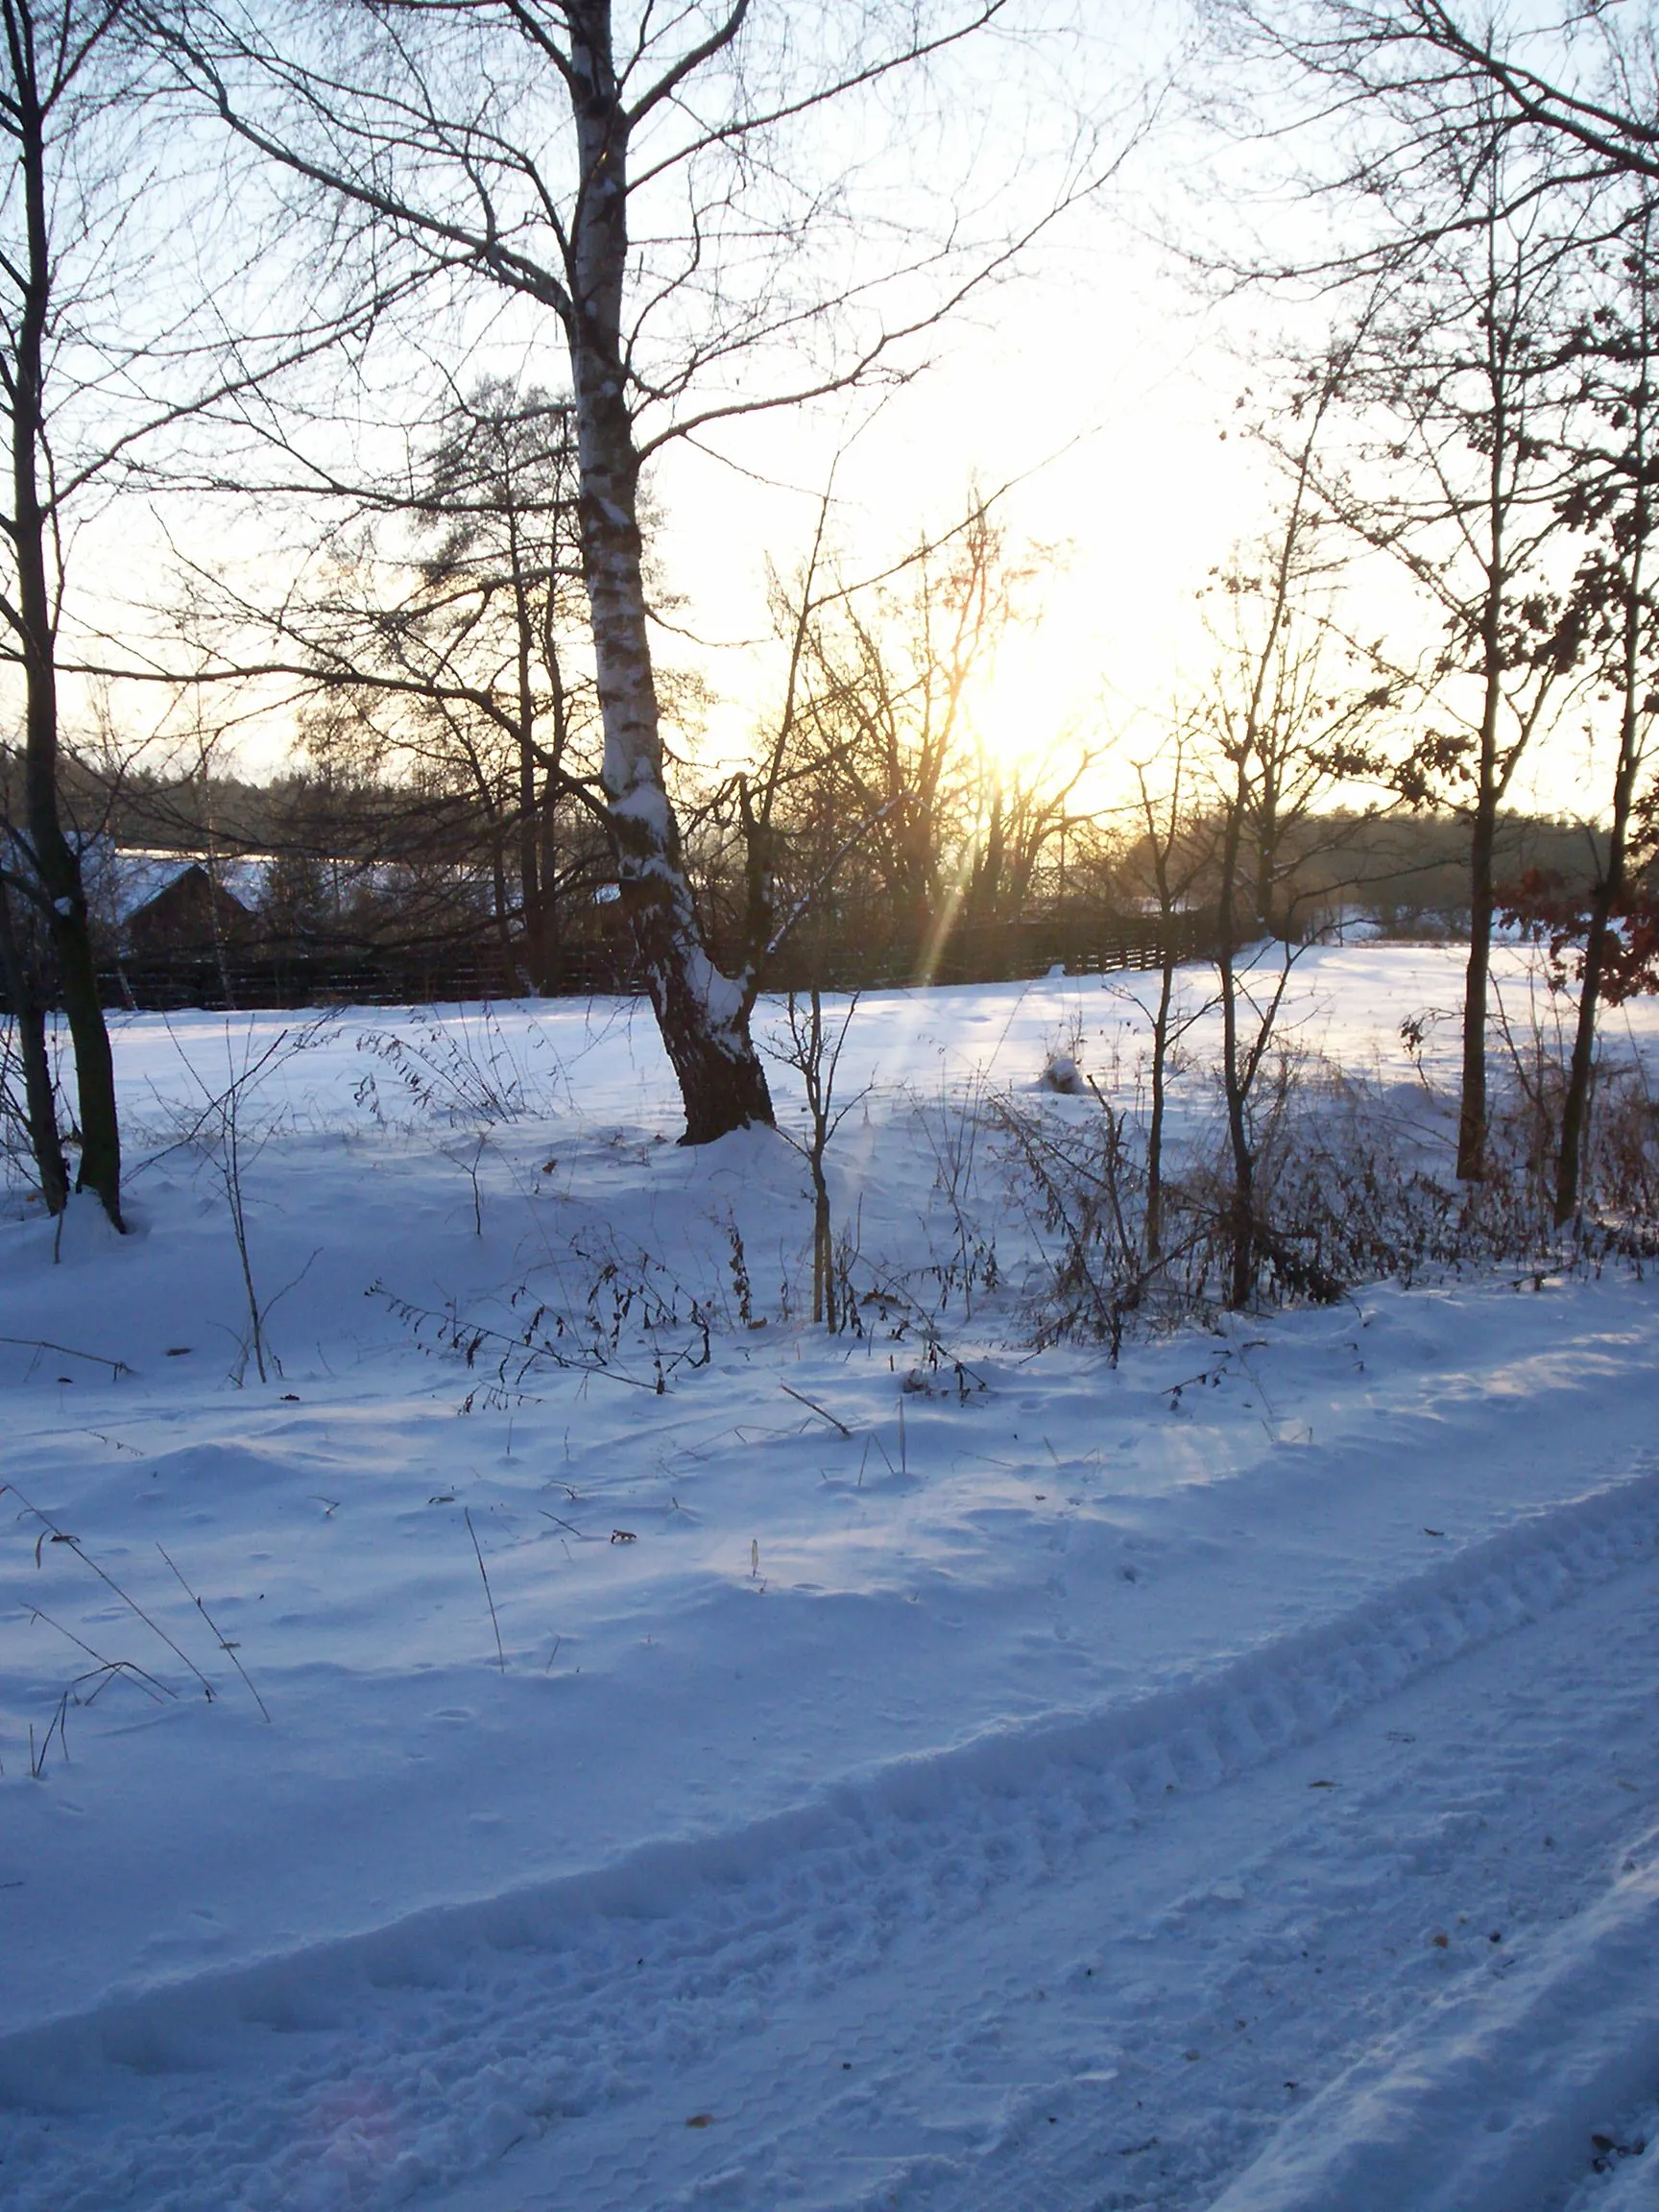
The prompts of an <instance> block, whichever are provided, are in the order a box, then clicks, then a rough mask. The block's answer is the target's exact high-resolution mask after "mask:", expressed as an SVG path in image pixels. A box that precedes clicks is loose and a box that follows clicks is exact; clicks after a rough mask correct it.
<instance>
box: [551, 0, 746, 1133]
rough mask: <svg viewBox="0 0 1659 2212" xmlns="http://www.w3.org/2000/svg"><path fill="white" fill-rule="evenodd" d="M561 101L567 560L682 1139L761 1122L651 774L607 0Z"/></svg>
mask: <svg viewBox="0 0 1659 2212" xmlns="http://www.w3.org/2000/svg"><path fill="white" fill-rule="evenodd" d="M567 18H568V21H569V25H570V40H571V60H572V71H573V77H574V80H575V83H574V85H573V89H572V107H573V110H574V114H575V121H576V132H577V141H578V146H579V149H580V156H581V177H582V187H581V191H580V194H579V197H578V201H577V207H576V213H575V217H574V220H573V225H572V235H571V241H570V269H571V279H572V281H571V287H570V290H571V301H572V307H571V318H570V325H569V332H568V335H569V346H570V369H571V382H572V386H573V390H574V395H575V412H576V434H577V453H578V457H579V462H580V469H581V480H582V495H581V535H582V571H583V577H584V580H585V582H586V584H587V587H588V599H589V608H590V610H591V614H592V625H593V656H594V668H595V674H596V677H597V680H598V690H599V708H600V713H601V715H602V717H603V721H604V728H605V768H604V781H605V795H606V799H607V802H608V805H609V814H610V827H611V834H612V837H613V840H614V845H615V852H616V864H617V880H618V883H619V885H620V887H621V892H622V900H623V905H624V910H625V911H626V913H627V915H628V920H629V923H630V925H631V926H632V928H633V932H634V942H635V946H636V949H637V953H638V957H639V964H640V968H641V970H642V972H643V974H644V978H645V985H646V988H647V990H648V991H649V992H650V994H651V1003H652V1006H653V1007H654V1009H655V1011H656V1015H657V1022H658V1026H659V1028H660V1029H661V1033H662V1042H663V1044H664V1046H666V1048H667V1052H668V1057H669V1059H670V1061H671V1062H672V1063H673V1067H674V1072H675V1075H676V1076H677V1077H678V1079H679V1083H680V1094H681V1096H682V1098H683V1100H684V1102H685V1139H684V1142H686V1143H690V1144H704V1143H708V1142H711V1141H712V1140H713V1139H715V1138H717V1137H723V1136H725V1135H726V1134H727V1132H728V1131H729V1130H733V1129H738V1128H742V1127H743V1126H745V1124H747V1123H749V1122H752V1121H759V1122H764V1123H765V1124H766V1125H767V1126H768V1127H770V1126H771V1125H772V1124H773V1112H772V1100H771V1096H770V1094H769V1093H768V1091H767V1087H766V1076H765V1071H764V1070H763V1069H762V1067H761V1065H760V1060H759V1056H758V1055H757V1052H756V1050H755V1046H754V1044H753V1042H752V1041H751V1038H750V1035H749V1004H750V994H749V993H748V992H747V991H746V990H745V988H744V987H743V986H742V985H741V984H739V983H736V982H734V981H733V979H732V978H731V977H730V976H727V975H723V974H721V973H720V972H719V970H718V969H717V968H716V967H715V966H714V964H713V962H712V961H711V960H710V959H709V954H708V950H707V949H706V947H705V945H704V942H703V931H702V927H701V925H700V924H699V921H698V917H697V911H696V906H695V902H693V899H692V896H691V886H690V883H689V881H688V879H687V878H686V874H685V857H684V854H683V853H682V850H681V843H680V825H679V823H678V822H677V821H676V820H675V817H674V809H673V807H672V806H671V805H670V804H669V801H668V792H667V786H666V783H665V781H664V778H663V767H662V743H661V731H660V728H659V723H658V709H657V690H656V682H655V677H654V674H653V670H652V665H651V640H650V635H649V630H648V626H647V620H646V610H645V586H644V577H643V574H642V572H641V564H640V552H641V547H640V537H639V524H638V490H639V481H638V480H639V462H638V454H637V447H636V445H635V440H634V424H633V421H632V418H631V416H630V414H629V410H628V401H627V396H626V391H625V388H624V380H623V366H622V344H621V310H622V285H623V278H624V276H625V274H626V269H627V260H628V226H627V156H628V122H627V116H626V112H625V109H624V106H623V102H622V99H621V96H620V92H619V88H618V85H617V82H616V75H615V70H614V67H613V58H612V47H611V10H610V6H609V0H571V5H570V6H569V8H568V11H567Z"/></svg>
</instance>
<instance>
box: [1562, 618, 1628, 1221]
mask: <svg viewBox="0 0 1659 2212" xmlns="http://www.w3.org/2000/svg"><path fill="white" fill-rule="evenodd" d="M1634 613H1635V611H1634V610H1633V614H1634ZM1638 618H1639V617H1638ZM1631 645H1632V648H1634V645H1635V639H1634V638H1632V639H1631ZM1635 677H1636V669H1635V665H1634V654H1633V652H1632V658H1631V661H1630V662H1629V663H1628V664H1627V671H1626V684H1625V692H1624V708H1623V715H1622V718H1621V726H1620V733H1619V738H1620V741H1619V768H1618V773H1617V775H1616V777H1615V778H1614V783H1613V819H1612V822H1611V824H1610V825H1609V829H1608V836H1607V865H1606V866H1605V868H1603V869H1602V871H1601V876H1600V879H1599V882H1598V883H1597V885H1596V894H1595V897H1594V899H1593V900H1592V902H1591V905H1590V926H1589V929H1588V931H1587V933H1586V935H1585V940H1584V973H1583V974H1582V976H1581V977H1580V979H1579V984H1578V1021H1577V1026H1576V1027H1575V1030H1574V1034H1573V1059H1572V1064H1571V1066H1570V1067H1569V1069H1568V1073H1567V1095H1566V1097H1565V1098H1564V1099H1563V1100H1562V1102H1561V1149H1560V1153H1559V1155H1558V1157H1557V1159H1556V1163H1555V1207H1554V1214H1555V1226H1556V1228H1557V1229H1561V1228H1564V1227H1565V1226H1566V1224H1567V1223H1568V1222H1569V1221H1571V1220H1572V1218H1573V1216H1574V1214H1576V1213H1577V1211H1578V1190H1579V1182H1580V1178H1581V1176H1582V1174H1583V1166H1584V1140H1585V1135H1586V1131H1587V1128H1588V1123H1589V1116H1590V1078H1591V1073H1592V1071H1593V1070H1594V1067H1595V1059H1596V1017H1597V1012H1598V1009H1599V1004H1600V998H1601V977H1602V974H1603V972H1604V970H1605V968H1606V963H1607V948H1608V939H1609V937H1610V935H1611V932H1612V922H1613V909H1614V906H1615V905H1616V904H1617V902H1618V900H1619V896H1620V894H1621V892H1622V891H1623V888H1624V855H1625V852H1626V849H1627V845H1628V839H1629V832H1630V805H1631V800H1632V797H1633V795H1634V792H1635V786H1636V771H1637V768H1638V766H1639V765H1640V762H1641V754H1642V745H1641V728H1640V722H1639V718H1638V703H1637V699H1636V692H1635Z"/></svg>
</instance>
